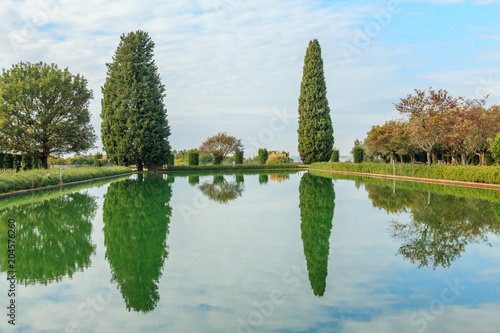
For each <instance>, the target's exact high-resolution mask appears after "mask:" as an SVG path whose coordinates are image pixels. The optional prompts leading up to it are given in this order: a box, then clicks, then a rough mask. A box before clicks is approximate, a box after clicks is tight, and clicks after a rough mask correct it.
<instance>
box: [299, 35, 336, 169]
mask: <svg viewBox="0 0 500 333" xmlns="http://www.w3.org/2000/svg"><path fill="white" fill-rule="evenodd" d="M298 133H299V154H300V158H301V160H302V162H304V164H311V163H313V162H327V161H329V160H330V157H331V153H332V149H333V142H334V139H333V126H332V120H331V117H330V107H329V106H328V100H327V98H326V83H325V75H324V71H323V59H322V58H321V47H320V45H319V42H318V40H317V39H314V40H312V41H310V42H309V47H308V48H307V51H306V56H305V58H304V69H303V76H302V84H301V86H300V97H299V129H298Z"/></svg>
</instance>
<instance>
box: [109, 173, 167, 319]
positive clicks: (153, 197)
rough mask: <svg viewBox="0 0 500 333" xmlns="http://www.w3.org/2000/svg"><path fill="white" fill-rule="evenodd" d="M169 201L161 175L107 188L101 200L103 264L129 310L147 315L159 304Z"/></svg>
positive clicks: (165, 255) (140, 175)
mask: <svg viewBox="0 0 500 333" xmlns="http://www.w3.org/2000/svg"><path fill="white" fill-rule="evenodd" d="M171 196H172V188H171V185H170V183H169V182H168V181H167V180H164V179H163V176H162V175H160V174H158V175H154V174H148V175H145V176H143V175H142V174H139V175H138V178H137V179H136V180H131V179H128V180H125V181H121V182H116V183H113V184H111V185H110V186H109V188H108V191H107V193H106V196H105V198H104V204H103V222H104V228H103V231H104V245H105V247H106V259H107V260H108V262H109V265H110V267H111V273H112V281H114V282H116V283H117V284H118V289H119V290H120V292H121V294H122V296H123V299H124V301H125V305H126V307H127V309H128V310H134V311H137V312H142V313H147V312H150V311H152V310H154V309H155V307H156V305H157V303H158V301H159V300H160V294H159V291H158V284H159V280H160V278H161V276H162V270H163V266H164V263H165V260H166V259H167V257H168V252H167V244H166V241H167V235H168V232H169V224H170V218H171V216H172V208H171V207H170V199H171ZM146 222H147V227H146V226H145V224H144V223H146ZM138 254H140V255H138Z"/></svg>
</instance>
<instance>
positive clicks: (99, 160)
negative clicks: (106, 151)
mask: <svg viewBox="0 0 500 333" xmlns="http://www.w3.org/2000/svg"><path fill="white" fill-rule="evenodd" d="M103 164H104V158H103V156H102V154H101V153H97V154H95V155H94V166H95V167H102V166H103Z"/></svg>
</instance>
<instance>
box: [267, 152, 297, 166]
mask: <svg viewBox="0 0 500 333" xmlns="http://www.w3.org/2000/svg"><path fill="white" fill-rule="evenodd" d="M291 163H293V160H292V159H291V158H290V156H289V153H287V152H285V151H283V152H280V151H273V152H271V153H270V154H269V157H268V158H267V162H266V164H291Z"/></svg>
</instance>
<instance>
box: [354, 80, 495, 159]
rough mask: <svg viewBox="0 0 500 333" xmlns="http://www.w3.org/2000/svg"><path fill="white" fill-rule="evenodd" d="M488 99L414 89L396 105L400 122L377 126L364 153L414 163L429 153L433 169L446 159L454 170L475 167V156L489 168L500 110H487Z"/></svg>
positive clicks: (372, 131) (444, 91)
mask: <svg viewBox="0 0 500 333" xmlns="http://www.w3.org/2000/svg"><path fill="white" fill-rule="evenodd" d="M485 104H486V98H485V99H467V98H464V97H460V96H458V97H457V96H453V95H451V94H449V93H448V92H447V91H446V90H438V91H436V90H434V89H432V88H429V89H428V90H418V89H415V92H414V94H409V95H408V96H407V97H405V98H402V99H401V101H400V102H399V103H398V104H396V105H395V106H396V110H398V111H399V113H400V115H401V118H400V119H398V120H391V121H387V122H386V123H385V124H384V125H380V126H373V127H372V128H371V130H370V131H369V132H368V136H367V138H366V139H365V141H364V144H363V148H364V153H365V155H366V157H368V158H370V159H373V158H376V157H378V156H381V157H384V158H390V159H395V158H396V157H397V156H399V159H400V160H401V161H403V156H407V157H408V159H409V160H410V161H411V162H412V163H414V162H415V161H416V157H417V156H418V155H419V154H421V153H425V155H426V161H427V163H428V164H429V165H430V164H432V163H436V162H437V160H438V159H441V157H442V156H443V155H444V158H446V160H447V162H448V163H450V164H458V163H459V164H462V165H466V164H470V163H471V161H472V160H473V158H474V157H475V156H477V157H478V158H477V159H478V164H479V165H485V164H486V156H487V154H488V152H490V151H491V147H492V142H493V139H494V138H495V137H496V135H497V133H499V131H500V107H499V106H496V105H495V106H491V107H489V108H487V107H485Z"/></svg>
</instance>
